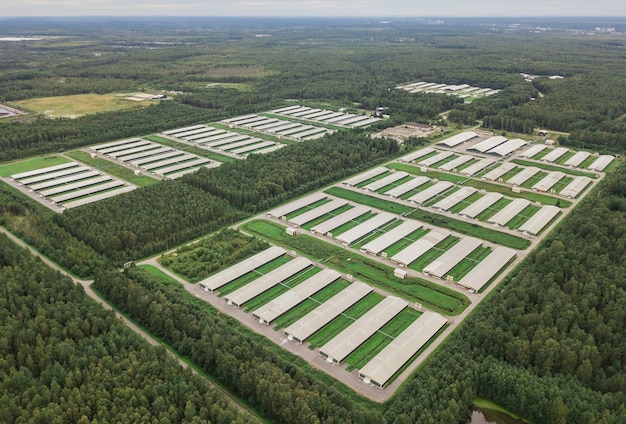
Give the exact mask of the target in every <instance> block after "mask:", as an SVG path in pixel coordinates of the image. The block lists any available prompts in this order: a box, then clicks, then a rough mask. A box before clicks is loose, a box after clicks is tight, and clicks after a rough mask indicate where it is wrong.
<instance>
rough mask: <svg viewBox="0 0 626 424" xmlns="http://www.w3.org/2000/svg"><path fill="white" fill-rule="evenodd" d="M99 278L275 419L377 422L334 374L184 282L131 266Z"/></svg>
mask: <svg viewBox="0 0 626 424" xmlns="http://www.w3.org/2000/svg"><path fill="white" fill-rule="evenodd" d="M94 286H95V287H96V288H97V289H98V290H99V291H100V292H102V293H103V294H104V295H105V296H106V297H107V298H109V299H110V300H111V301H112V302H113V303H114V304H115V305H117V306H118V307H119V308H121V309H122V310H123V311H124V312H125V313H127V314H129V315H130V316H131V317H133V319H135V320H136V321H137V322H138V323H139V324H140V325H142V326H145V327H146V328H148V329H149V330H150V331H151V332H153V333H154V334H155V335H157V336H158V337H161V338H162V339H163V340H165V341H166V342H167V343H168V344H170V345H172V346H173V347H174V348H175V349H176V350H177V351H178V352H179V353H180V354H182V355H185V356H186V357H188V358H190V359H191V360H192V361H193V362H194V363H195V364H197V365H198V366H199V367H201V368H202V369H203V370H204V371H205V372H207V373H209V374H210V375H212V376H213V377H214V378H216V379H217V380H218V381H219V382H220V383H221V384H223V385H224V386H226V387H228V389H229V390H231V391H232V392H233V393H236V394H237V395H238V396H239V397H241V398H242V399H244V400H245V401H246V402H248V403H249V404H251V405H252V406H253V407H255V408H258V409H259V410H260V411H261V412H262V413H263V414H264V415H266V416H268V417H270V418H271V419H272V421H273V422H276V423H294V422H298V423H307V424H309V423H311V424H315V423H337V424H338V423H346V422H354V423H363V424H366V423H372V424H380V423H381V422H382V421H381V419H382V418H381V416H380V414H379V413H378V412H377V411H375V410H373V409H364V408H363V407H362V406H360V405H359V404H357V403H355V402H354V400H353V399H351V398H349V397H347V396H346V395H345V394H342V393H341V392H340V391H339V390H338V389H337V388H335V386H337V384H338V383H336V382H331V380H332V379H331V378H330V377H327V376H323V377H325V378H324V380H321V379H320V378H319V377H320V375H319V374H317V377H315V376H314V374H313V373H312V372H311V368H310V367H309V366H308V365H305V364H304V363H302V362H301V361H300V360H298V359H297V358H294V357H293V356H292V355H291V354H288V353H287V352H286V351H279V350H277V349H276V347H275V346H271V345H270V343H271V342H269V341H267V340H266V339H264V338H263V337H261V336H259V335H255V334H254V333H252V332H250V331H248V330H245V329H244V328H243V327H242V326H240V325H239V323H237V322H234V321H233V320H232V319H231V318H229V317H226V316H224V315H223V314H217V313H215V312H213V311H211V310H210V308H209V307H208V306H206V305H201V304H200V303H197V302H195V301H194V299H193V298H192V297H190V296H189V295H188V294H187V292H186V291H185V290H184V289H183V288H182V287H180V286H172V285H171V283H168V282H166V281H163V280H161V279H159V278H157V277H154V276H152V275H150V274H149V273H147V272H145V271H142V270H141V269H137V268H134V267H130V268H128V269H127V270H126V271H125V274H121V273H119V272H114V271H112V272H103V273H101V274H99V275H98V276H97V278H96V280H95V282H94Z"/></svg>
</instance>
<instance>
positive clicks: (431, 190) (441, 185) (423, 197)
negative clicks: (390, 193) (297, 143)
mask: <svg viewBox="0 0 626 424" xmlns="http://www.w3.org/2000/svg"><path fill="white" fill-rule="evenodd" d="M451 187H454V184H452V183H451V182H449V181H439V182H438V183H437V184H435V185H433V186H430V187H428V188H427V189H425V190H423V191H420V192H419V193H417V194H416V195H414V196H411V197H409V199H408V200H410V201H411V202H414V203H417V204H418V205H421V204H423V203H426V202H428V201H429V200H431V199H432V198H434V197H436V196H438V195H440V194H441V193H443V192H445V191H446V190H449V189H450V188H451Z"/></svg>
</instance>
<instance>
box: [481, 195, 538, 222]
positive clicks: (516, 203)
mask: <svg viewBox="0 0 626 424" xmlns="http://www.w3.org/2000/svg"><path fill="white" fill-rule="evenodd" d="M529 205H530V201H528V200H526V199H513V201H512V202H511V203H509V204H508V205H506V206H505V207H504V208H502V209H501V210H500V211H498V213H496V214H495V215H494V216H492V217H491V218H489V223H490V224H497V225H500V226H501V227H504V226H505V225H506V223H507V222H509V221H510V220H512V219H513V218H514V217H515V216H516V215H517V214H519V213H520V212H521V211H523V210H524V209H526V207H527V206H529Z"/></svg>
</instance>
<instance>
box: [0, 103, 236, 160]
mask: <svg viewBox="0 0 626 424" xmlns="http://www.w3.org/2000/svg"><path fill="white" fill-rule="evenodd" d="M223 116H224V115H223V112H220V111H207V110H203V109H198V108H193V107H189V106H184V105H180V104H178V103H176V102H160V103H159V104H157V105H153V106H149V107H147V108H145V109H130V110H126V111H121V112H108V113H98V114H94V115H87V116H83V117H80V118H76V119H69V118H57V119H47V118H43V117H41V118H37V119H33V120H29V121H27V122H25V123H22V122H17V121H16V122H12V123H4V124H2V125H1V126H0V128H1V131H0V161H7V160H12V159H19V158H25V157H29V156H33V155H38V154H45V153H51V152H58V151H63V150H70V149H75V148H79V147H84V146H88V145H90V144H94V143H100V142H104V141H110V140H116V139H120V138H125V137H137V135H140V134H149V133H153V132H159V131H163V130H166V129H171V128H176V127H180V126H183V125H188V124H194V123H199V122H207V121H211V120H215V119H218V118H221V117H223Z"/></svg>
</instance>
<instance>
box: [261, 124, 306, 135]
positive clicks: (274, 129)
mask: <svg viewBox="0 0 626 424" xmlns="http://www.w3.org/2000/svg"><path fill="white" fill-rule="evenodd" d="M300 125H302V124H300V123H298V122H285V123H284V124H282V125H279V126H277V127H272V128H268V129H267V130H266V131H267V132H268V133H270V134H274V133H277V132H280V131H282V130H288V129H289V128H295V127H299V126H300Z"/></svg>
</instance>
